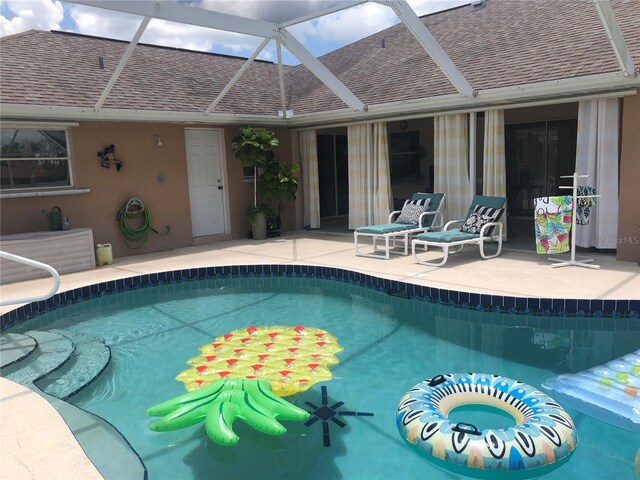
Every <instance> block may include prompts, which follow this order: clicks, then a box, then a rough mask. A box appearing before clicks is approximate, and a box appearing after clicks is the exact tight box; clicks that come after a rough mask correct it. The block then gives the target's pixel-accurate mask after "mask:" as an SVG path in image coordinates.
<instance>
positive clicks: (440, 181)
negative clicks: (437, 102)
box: [433, 113, 471, 220]
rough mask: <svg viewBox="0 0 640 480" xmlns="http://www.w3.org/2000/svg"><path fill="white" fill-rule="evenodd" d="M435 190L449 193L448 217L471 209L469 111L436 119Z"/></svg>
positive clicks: (454, 216)
mask: <svg viewBox="0 0 640 480" xmlns="http://www.w3.org/2000/svg"><path fill="white" fill-rule="evenodd" d="M433 124H434V162H433V163H434V167H433V170H434V177H435V178H434V190H435V191H436V192H437V193H444V194H445V195H446V196H447V208H446V213H445V217H446V220H457V219H461V218H465V217H466V215H467V210H469V194H470V193H469V192H470V188H471V187H470V184H469V168H468V158H469V153H468V133H467V115H466V114H464V113H457V114H454V115H442V116H437V117H435V118H434V119H433Z"/></svg>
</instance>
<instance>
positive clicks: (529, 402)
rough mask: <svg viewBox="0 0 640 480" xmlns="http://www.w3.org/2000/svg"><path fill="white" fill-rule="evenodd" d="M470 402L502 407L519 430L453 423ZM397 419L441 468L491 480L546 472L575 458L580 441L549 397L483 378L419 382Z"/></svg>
mask: <svg viewBox="0 0 640 480" xmlns="http://www.w3.org/2000/svg"><path fill="white" fill-rule="evenodd" d="M463 405H486V406H490V407H495V408H498V409H501V410H503V411H505V412H507V413H509V414H510V415H511V416H512V417H513V418H514V420H515V421H516V423H517V425H516V426H514V427H510V428H478V427H476V426H474V425H473V424H471V423H466V422H454V421H453V420H451V419H450V418H449V412H450V411H452V410H453V409H455V408H457V407H459V406H463ZM396 422H397V426H398V430H399V432H400V434H401V435H402V436H403V437H404V438H405V439H406V441H407V442H408V443H409V444H411V445H412V446H414V447H415V448H417V449H418V451H419V452H420V453H422V454H424V455H426V458H427V459H429V460H430V461H432V462H433V463H435V464H436V465H438V466H440V467H442V468H445V469H447V470H451V471H453V472H456V473H461V474H463V475H468V476H473V477H476V478H487V479H492V480H493V479H499V478H505V479H506V478H508V479H523V478H531V477H537V476H540V475H543V474H545V473H547V472H549V471H551V470H553V469H555V468H557V467H559V466H560V465H562V464H564V463H565V462H566V461H568V460H569V458H570V457H571V454H572V453H573V451H574V449H575V447H576V442H577V436H576V431H575V427H574V424H573V421H572V420H571V417H570V416H569V414H568V413H567V412H565V411H564V409H563V408H562V407H561V406H560V405H558V404H557V403H556V402H555V401H554V400H553V399H551V398H550V397H549V396H547V395H546V394H544V393H542V392H541V391H539V390H537V389H536V388H534V387H532V386H530V385H527V384H525V383H523V382H520V381H517V380H513V379H510V378H506V377H502V376H499V375H492V374H484V373H453V374H446V375H437V376H435V377H433V378H431V379H428V380H425V381H423V382H420V383H418V384H417V385H415V386H414V387H413V388H412V389H411V390H409V391H408V392H407V393H406V394H405V395H404V396H403V397H402V398H401V399H400V403H399V405H398V411H397V416H396Z"/></svg>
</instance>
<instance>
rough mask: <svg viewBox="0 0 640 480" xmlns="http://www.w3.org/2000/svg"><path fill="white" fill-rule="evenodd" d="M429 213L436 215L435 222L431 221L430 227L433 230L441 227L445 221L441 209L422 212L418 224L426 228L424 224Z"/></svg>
mask: <svg viewBox="0 0 640 480" xmlns="http://www.w3.org/2000/svg"><path fill="white" fill-rule="evenodd" d="M429 215H432V216H434V219H433V222H431V225H430V226H429V228H431V229H433V230H435V229H439V228H441V227H442V224H443V223H444V217H443V216H442V212H440V211H439V210H436V211H433V212H424V213H423V214H421V215H420V219H419V220H418V226H419V227H420V228H426V227H425V226H424V222H425V220H426V218H427V217H428V216H429Z"/></svg>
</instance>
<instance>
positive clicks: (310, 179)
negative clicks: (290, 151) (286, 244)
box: [300, 130, 320, 228]
mask: <svg viewBox="0 0 640 480" xmlns="http://www.w3.org/2000/svg"><path fill="white" fill-rule="evenodd" d="M300 158H301V160H302V188H303V192H304V225H305V227H306V226H308V227H309V228H320V188H319V180H318V143H317V141H316V131H315V130H302V131H301V132H300Z"/></svg>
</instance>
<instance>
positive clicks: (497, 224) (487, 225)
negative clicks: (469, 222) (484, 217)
mask: <svg viewBox="0 0 640 480" xmlns="http://www.w3.org/2000/svg"><path fill="white" fill-rule="evenodd" d="M494 227H497V229H498V233H497V234H495V233H493V234H491V235H488V233H487V232H488V231H489V230H490V229H492V228H494ZM480 237H481V238H482V237H489V238H493V237H502V223H500V222H490V223H485V224H484V225H483V226H482V228H481V229H480Z"/></svg>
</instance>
